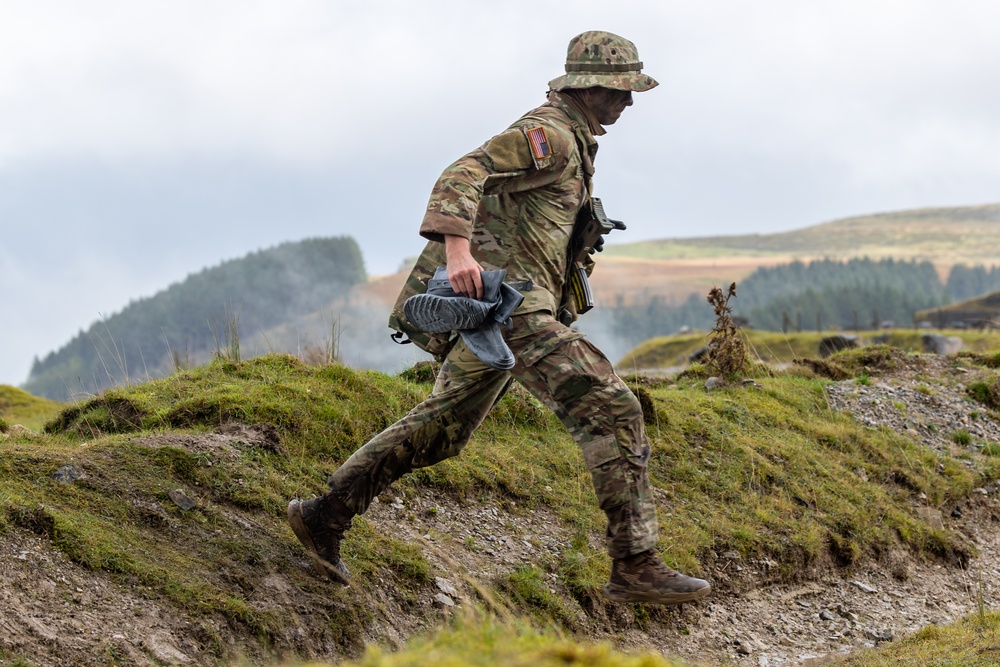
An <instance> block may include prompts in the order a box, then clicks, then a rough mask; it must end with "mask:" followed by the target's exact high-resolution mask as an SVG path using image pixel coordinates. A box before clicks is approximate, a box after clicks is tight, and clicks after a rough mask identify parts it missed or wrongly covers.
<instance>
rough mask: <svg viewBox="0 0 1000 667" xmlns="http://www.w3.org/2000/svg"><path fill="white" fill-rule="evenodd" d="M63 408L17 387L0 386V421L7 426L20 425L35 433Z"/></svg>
mask: <svg viewBox="0 0 1000 667" xmlns="http://www.w3.org/2000/svg"><path fill="white" fill-rule="evenodd" d="M64 407H65V406H64V405H62V404H60V403H56V402H55V401H50V400H48V399H46V398H39V397H38V396H32V395H31V394H29V393H28V392H26V391H23V390H21V389H18V388H17V387H11V386H9V385H3V384H0V419H2V420H3V421H5V422H7V423H8V424H20V425H22V426H25V427H27V428H29V429H32V430H35V431H37V430H39V429H41V427H42V425H43V424H44V423H45V422H47V421H48V420H50V419H52V417H54V416H55V415H56V414H58V413H59V411H60V410H62V409H63V408H64Z"/></svg>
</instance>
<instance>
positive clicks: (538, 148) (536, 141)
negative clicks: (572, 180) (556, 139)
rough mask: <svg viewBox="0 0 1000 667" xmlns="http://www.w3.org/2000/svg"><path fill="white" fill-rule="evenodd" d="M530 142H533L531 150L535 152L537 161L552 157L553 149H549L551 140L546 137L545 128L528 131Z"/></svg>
mask: <svg viewBox="0 0 1000 667" xmlns="http://www.w3.org/2000/svg"><path fill="white" fill-rule="evenodd" d="M528 141H530V142H531V150H532V151H534V153H535V159H536V160H541V159H542V158H546V157H548V156H550V155H552V149H551V148H549V138H548V137H547V136H545V128H544V127H534V128H532V129H530V130H528Z"/></svg>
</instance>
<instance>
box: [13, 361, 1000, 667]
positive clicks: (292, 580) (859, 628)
mask: <svg viewBox="0 0 1000 667" xmlns="http://www.w3.org/2000/svg"><path fill="white" fill-rule="evenodd" d="M926 372H931V373H932V374H933V373H942V374H943V373H949V372H952V371H951V370H950V369H949V368H948V367H947V365H946V364H944V363H941V367H940V368H938V369H936V370H934V369H931V371H925V373H926ZM925 377H926V376H925ZM915 382H917V380H916V379H915V378H914V377H913V376H912V374H910V375H908V374H906V373H905V372H904V373H902V374H898V375H896V376H892V377H882V378H877V379H876V378H872V380H871V385H870V386H867V387H865V391H864V392H861V391H858V390H856V388H852V387H850V386H848V385H833V386H831V390H830V395H831V403H832V404H834V405H835V407H838V408H847V409H851V410H852V411H854V414H855V417H856V418H858V419H859V420H861V421H862V422H863V423H866V424H868V425H870V426H872V427H880V426H889V427H891V428H908V429H912V430H913V432H914V434H916V435H919V434H921V433H923V434H925V435H926V434H927V433H932V432H937V433H947V432H948V428H947V427H949V426H951V425H954V424H955V423H962V422H961V420H962V415H960V414H956V413H955V410H960V409H961V408H962V406H964V405H966V403H965V401H964V399H963V396H962V385H961V384H954V383H952V384H949V383H947V382H946V383H943V384H942V385H941V386H938V385H935V386H934V390H935V391H934V392H933V396H934V397H935V399H936V400H938V401H940V403H939V404H937V405H932V406H923V407H921V406H919V405H917V404H916V402H917V401H922V400H926V398H927V396H928V394H927V392H919V391H909V390H908V388H909V387H910V386H911V385H912V384H913V383H915ZM838 387H839V389H843V391H840V390H839V389H838ZM886 396H891V400H889V399H887V398H885V397H886ZM908 396H911V397H912V400H913V403H912V404H911V403H907V404H906V409H905V410H903V411H900V410H887V409H885V408H886V405H887V403H888V404H892V403H893V402H905V401H907V400H909V399H907V397H908ZM880 397H881V398H880ZM873 398H874V399H875V400H872V399H873ZM942 406H944V407H942ZM945 407H947V408H948V409H945ZM901 413H902V414H905V415H907V419H908V422H907V425H902V426H901V425H899V424H896V423H895V422H894V421H893V420H898V419H899V414H901ZM980 419H981V417H980ZM934 420H939V421H940V424H939V425H938V427H937V428H934V429H931V428H929V426H928V424H931V423H934ZM205 437H209V438H210V437H213V436H205ZM928 444H929V445H931V446H949V445H947V443H935V442H929V443H928ZM998 493H1000V489H998V488H997V487H996V486H992V487H988V488H985V489H978V490H977V491H976V492H975V493H973V494H972V497H971V498H970V499H968V500H967V501H964V502H962V503H960V504H958V505H951V506H947V507H941V508H927V507H922V506H921V499H919V498H915V499H914V507H913V510H914V512H916V513H920V512H923V513H924V514H925V515H926V516H927V517H928V519H929V520H931V521H935V522H936V521H940V522H941V523H942V524H943V525H944V526H945V527H946V528H948V529H951V530H956V531H959V532H961V533H962V534H964V535H965V536H966V538H967V540H968V541H969V543H970V544H971V545H973V546H974V547H975V549H976V550H977V551H978V557H977V558H975V559H973V560H972V562H971V566H970V568H969V569H968V570H962V569H960V568H959V567H957V566H948V565H946V564H942V563H936V562H935V563H927V562H916V561H914V560H913V559H912V558H911V557H910V556H909V555H908V554H905V553H902V552H900V553H895V554H890V555H888V556H886V557H885V558H884V559H883V561H882V562H879V563H871V564H867V565H866V566H865V567H861V568H856V569H854V570H851V571H844V570H838V569H835V568H832V567H830V568H827V569H825V570H824V571H818V572H812V573H803V578H802V581H800V582H795V583H787V582H785V583H779V582H777V581H776V580H777V575H776V574H775V572H776V569H777V568H776V567H775V566H776V564H774V563H768V562H746V561H743V560H741V559H740V558H739V557H738V555H737V554H733V553H722V554H712V555H711V560H710V561H709V562H706V563H705V566H706V570H707V572H706V576H707V577H708V578H709V579H711V580H712V581H713V582H714V583H715V584H716V586H717V591H716V592H715V593H713V595H712V596H710V597H709V598H706V599H705V600H703V601H700V602H697V603H693V604H687V605H683V606H682V607H680V608H674V609H658V608H654V609H653V610H652V611H651V612H649V613H648V615H647V616H646V617H645V618H636V617H635V616H634V614H633V609H634V608H633V607H631V606H628V605H612V604H594V605H591V606H590V607H589V609H587V610H585V609H584V608H582V607H580V606H579V605H578V604H577V603H576V602H575V601H573V600H571V599H568V598H567V601H566V604H567V605H568V608H569V609H570V610H571V612H572V613H573V614H575V619H574V621H573V622H574V623H575V624H576V626H577V627H578V628H579V630H580V632H581V634H582V635H586V636H589V637H591V638H594V639H597V640H606V641H611V642H612V643H614V644H616V645H618V646H620V647H622V648H625V649H629V650H656V651H659V652H661V653H663V654H664V655H667V656H678V657H684V658H687V659H690V660H692V661H697V662H699V663H701V664H711V665H719V664H723V665H739V666H741V667H742V666H751V667H785V666H789V667H790V666H793V665H801V666H803V667H805V666H810V667H812V666H814V665H820V664H826V663H827V662H829V661H830V660H831V659H832V658H835V657H836V656H837V655H838V654H842V653H843V652H846V651H850V650H856V649H858V648H861V647H866V646H873V645H875V644H877V643H879V642H881V641H885V640H887V639H889V638H893V637H900V636H901V635H903V634H906V633H909V632H912V631H915V630H917V629H919V628H920V627H923V626H925V625H928V624H934V623H938V624H939V623H947V622H949V621H953V620H956V619H958V618H960V617H962V616H965V615H968V614H973V613H975V612H976V611H977V609H978V605H979V600H980V594H981V596H982V601H983V603H984V604H985V605H986V607H988V608H994V607H995V606H996V604H997V602H998V599H997V598H998V594H1000V530H998V524H1000V500H998ZM365 520H366V521H369V522H371V524H372V525H373V526H374V528H375V529H376V530H378V531H380V532H382V533H383V534H387V535H393V536H395V537H398V538H400V539H405V540H407V541H410V542H411V543H414V544H419V545H420V546H421V548H422V549H423V551H424V553H425V555H426V557H427V559H428V560H429V561H430V563H431V564H432V566H433V567H434V570H435V573H434V574H435V576H436V584H433V585H431V586H429V587H428V588H427V589H426V590H424V591H422V592H420V593H419V596H418V597H419V599H418V600H416V601H415V602H414V601H412V600H411V601H408V602H406V603H405V604H404V603H402V602H401V601H400V600H399V599H398V591H396V590H394V589H393V587H392V584H391V582H381V581H376V582H375V584H374V586H373V587H372V588H371V589H369V590H366V591H363V592H360V594H361V595H363V596H364V598H367V599H369V601H371V602H372V605H371V606H372V608H374V609H376V610H377V611H376V613H375V615H374V617H373V618H372V619H371V620H370V622H369V623H368V625H367V626H366V628H365V632H364V635H365V637H366V639H367V640H368V641H373V642H381V643H388V644H390V645H397V646H398V645H402V644H403V643H404V642H405V641H406V639H407V637H409V636H410V635H411V634H412V633H414V632H418V631H420V630H422V629H426V628H428V627H431V626H433V625H435V624H437V623H438V622H440V621H441V620H443V619H444V618H446V617H447V616H448V615H449V614H453V613H455V610H456V609H458V608H461V607H462V606H463V605H464V604H466V603H467V602H468V600H470V599H472V598H473V596H474V595H475V594H476V588H477V587H479V586H488V585H492V584H494V583H495V581H496V578H497V577H498V576H503V575H505V574H508V573H510V572H511V571H512V570H513V569H515V568H516V567H518V566H526V565H537V564H538V563H540V562H545V561H550V562H551V561H553V560H556V559H558V558H559V556H560V553H561V552H562V550H564V549H565V548H567V545H568V544H569V543H570V541H571V536H570V535H569V534H567V533H566V531H565V529H564V528H563V527H562V525H561V524H560V522H559V521H558V520H557V519H556V517H555V515H554V514H552V513H550V512H549V511H548V510H546V509H545V508H535V509H528V508H523V507H517V506H515V505H513V504H512V503H510V501H508V500H504V499H496V500H495V501H484V502H477V503H474V504H462V503H460V502H458V501H457V500H456V499H454V498H451V497H449V496H447V495H442V494H441V493H440V492H431V491H424V492H420V493H415V494H410V495H409V496H407V497H405V498H404V497H401V496H396V495H392V494H391V492H390V493H389V494H385V495H384V496H383V497H382V498H381V500H380V501H379V502H376V503H375V504H374V505H373V508H372V510H371V511H370V512H369V513H368V514H367V515H366V516H365ZM274 529H276V530H280V529H282V527H281V526H278V527H276V528H274ZM594 539H595V541H597V540H598V539H599V536H595V537H594ZM594 546H595V548H598V549H599V548H600V544H597V543H595V545H594ZM299 565H300V567H299V569H298V570H295V571H290V572H280V573H279V572H264V573H262V576H261V577H260V580H259V582H258V586H257V590H256V591H255V592H254V594H253V596H252V599H251V602H252V604H254V605H258V606H260V607H261V608H267V609H271V610H276V611H280V612H281V613H291V614H295V615H296V618H298V619H299V623H298V624H297V625H295V626H293V627H292V628H291V629H289V630H288V631H287V632H285V633H284V634H282V635H281V636H278V637H275V638H273V639H272V649H271V650H272V651H273V652H274V654H277V655H279V656H280V655H286V656H287V655H292V654H296V655H299V656H303V657H308V658H313V659H325V660H336V659H339V658H343V657H346V656H345V655H344V654H338V653H337V649H336V638H335V637H334V636H332V635H331V633H330V630H329V629H328V628H327V629H326V630H324V629H323V620H322V619H323V615H324V613H326V611H325V610H328V609H330V608H331V606H334V605H337V604H345V603H348V604H349V603H350V601H351V599H352V598H351V595H352V594H351V593H343V592H338V591H333V590H331V588H330V585H329V584H327V583H325V582H323V581H320V580H318V579H316V578H315V577H313V576H312V575H311V574H310V571H309V564H308V561H307V560H306V558H305V557H304V556H303V557H302V558H301V562H300V563H299ZM547 576H548V577H549V579H548V580H549V581H550V583H551V586H552V589H553V590H554V591H558V590H561V587H560V586H559V582H558V580H557V579H556V578H555V575H554V574H550V575H547ZM980 581H981V584H980ZM355 594H357V593H355ZM246 633H247V631H246V630H245V629H242V630H241V629H240V628H239V627H237V626H235V625H233V624H227V623H226V622H225V621H224V620H223V619H218V620H216V621H210V622H206V621H205V620H204V619H194V618H193V617H191V616H189V615H188V614H186V613H184V612H183V611H179V610H177V609H175V608H173V607H171V606H169V605H168V604H167V603H165V602H162V601H160V600H158V599H156V598H155V597H154V596H153V595H151V593H150V592H149V591H147V590H146V589H144V588H143V587H142V586H139V585H134V586H132V585H128V584H127V583H116V582H115V581H114V580H112V579H110V578H109V577H107V576H105V575H104V574H102V573H95V572H92V571H89V570H86V569H84V568H82V567H80V566H79V565H76V564H75V563H72V562H70V561H69V560H68V559H67V558H66V557H65V556H63V555H62V554H61V553H60V552H59V551H57V550H55V549H54V548H53V547H52V545H51V544H50V543H49V542H48V540H47V539H45V538H42V537H38V536H36V535H34V534H30V533H25V532H19V531H14V532H10V533H7V534H4V535H0V651H2V652H0V656H3V658H5V659H11V658H14V657H17V656H24V657H26V658H28V659H29V660H31V662H32V663H33V664H36V665H40V666H44V665H70V664H72V665H106V664H132V665H155V664H167V665H185V664H192V665H193V664H215V658H214V653H213V652H218V651H221V652H224V653H226V654H230V655H239V654H240V653H242V652H246V653H247V654H248V656H249V657H250V658H252V659H254V661H255V662H256V661H260V660H265V659H266V658H267V656H268V654H267V653H266V652H264V649H262V648H261V647H260V645H259V644H258V643H257V642H256V639H255V638H254V637H252V636H249V635H247V634H246ZM359 649H360V646H352V647H350V651H351V652H352V653H354V652H356V651H358V650H359Z"/></svg>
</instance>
